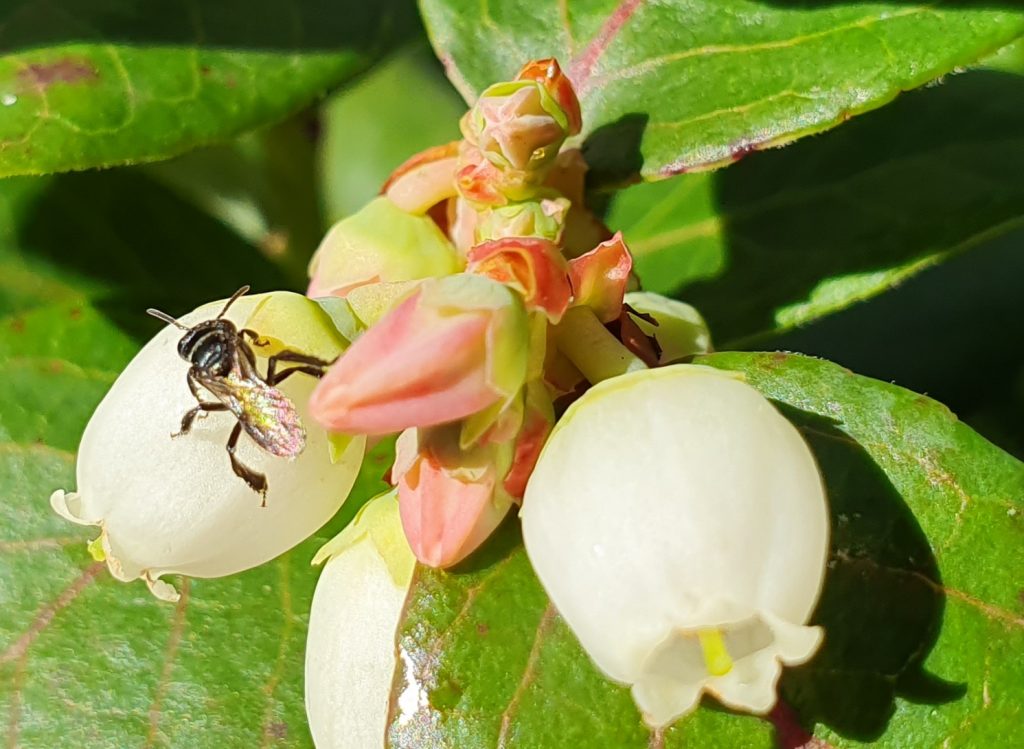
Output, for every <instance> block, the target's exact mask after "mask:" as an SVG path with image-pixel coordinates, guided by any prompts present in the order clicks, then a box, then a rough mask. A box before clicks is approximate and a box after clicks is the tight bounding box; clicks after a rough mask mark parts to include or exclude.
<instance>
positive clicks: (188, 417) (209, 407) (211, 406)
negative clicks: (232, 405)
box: [171, 401, 228, 437]
mask: <svg viewBox="0 0 1024 749" xmlns="http://www.w3.org/2000/svg"><path fill="white" fill-rule="evenodd" d="M227 410H228V407H227V406H225V405H224V404H223V403H203V402H202V401H200V402H199V405H198V406H196V407H195V408H193V409H190V410H189V411H187V412H186V413H185V415H184V416H182V417H181V431H179V432H175V433H174V434H172V435H171V436H172V437H180V436H182V435H183V434H188V433H189V430H190V429H192V422H194V421H195V420H196V417H197V416H199V415H200V414H205V413H208V412H210V411H227Z"/></svg>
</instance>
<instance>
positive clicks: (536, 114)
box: [460, 80, 569, 172]
mask: <svg viewBox="0 0 1024 749" xmlns="http://www.w3.org/2000/svg"><path fill="white" fill-rule="evenodd" d="M460 125H461V127H462V134H463V135H464V136H465V138H466V140H467V141H469V142H470V143H472V144H473V145H475V146H477V147H478V148H479V149H480V151H481V152H482V153H483V154H484V156H485V157H486V158H487V159H488V160H489V161H490V162H491V163H493V164H494V165H495V166H496V167H498V168H499V169H501V170H514V171H531V172H532V171H536V170H539V169H543V168H544V167H546V166H548V165H550V163H551V161H552V160H553V159H554V158H555V156H557V155H558V149H559V148H561V146H562V143H563V142H564V141H565V138H566V136H567V135H568V128H569V120H568V117H567V116H566V114H565V112H563V111H562V109H561V107H560V106H559V105H558V103H557V102H556V101H555V100H554V98H553V97H552V96H551V94H550V93H549V92H548V90H547V89H546V88H545V87H544V84H543V83H539V82H537V81H529V80H523V81H506V82H504V83H497V84H495V85H493V86H491V87H489V88H488V89H486V90H485V91H484V92H483V93H482V94H481V95H480V98H479V99H478V100H477V102H476V104H475V105H474V106H473V108H472V109H471V110H469V112H467V113H466V115H465V116H464V117H463V118H462V121H461V123H460Z"/></svg>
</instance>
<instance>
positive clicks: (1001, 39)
mask: <svg viewBox="0 0 1024 749" xmlns="http://www.w3.org/2000/svg"><path fill="white" fill-rule="evenodd" d="M420 4H421V7H422V8H423V13H424V17H425V19H426V22H427V29H428V31H429V33H430V35H431V38H432V41H433V43H434V47H435V48H436V50H437V52H438V56H439V57H440V58H441V59H442V61H444V63H445V67H446V69H447V70H448V74H449V77H450V78H451V79H452V82H453V83H454V84H455V86H456V87H457V88H458V89H459V91H460V92H461V93H462V95H463V96H465V97H466V99H467V100H472V99H473V98H474V96H475V95H476V94H477V93H478V92H479V91H480V90H482V89H483V88H484V87H486V86H487V85H489V84H490V83H491V82H492V81H496V80H504V79H506V78H508V77H510V76H512V75H514V74H515V72H516V71H517V70H518V69H519V67H520V66H521V65H522V64H523V61H524V60H529V59H532V58H538V57H557V58H559V59H560V60H561V62H562V64H563V67H564V68H565V69H566V71H567V72H568V74H569V76H570V77H571V78H572V79H573V81H574V82H575V83H576V86H577V88H578V90H579V93H580V99H581V102H582V104H583V121H584V127H585V129H586V130H585V135H586V136H587V145H586V150H587V156H588V160H589V162H590V164H591V167H592V168H594V169H595V170H597V171H598V172H599V173H600V176H602V177H605V178H610V179H616V180H621V179H627V178H629V177H631V176H632V175H633V174H635V173H637V172H639V173H640V174H641V175H642V176H643V178H644V179H647V180H651V179H660V178H664V177H668V176H671V175H673V174H679V173H681V172H687V171H693V170H696V169H707V168H711V167H716V166H721V165H723V164H727V163H729V162H731V161H734V160H736V159H737V158H740V157H742V156H744V155H746V154H748V153H750V152H751V151H755V150H761V149H764V148H770V147H772V146H778V145H782V144H785V143H789V142H790V141H793V140H795V139H796V138H799V137H801V136H804V135H809V134H811V133H816V132H820V131H822V130H826V129H828V128H830V127H833V126H835V125H838V124H840V123H842V122H845V121H846V120H847V119H849V118H850V117H851V116H853V115H857V114H860V113H861V112H865V111H867V110H870V109H874V108H875V107H878V106H881V105H882V104H885V103H887V102H889V101H891V100H892V99H893V98H895V97H896V95H897V94H899V93H900V91H904V90H907V89H910V88H914V87H916V86H920V85H922V84H924V83H927V82H928V81H930V80H932V79H934V78H937V77H938V76H940V75H943V74H944V73H947V72H949V71H951V70H954V69H955V68H957V67H958V66H961V65H966V64H968V63H972V62H974V61H976V60H977V59H978V58H979V57H982V56H983V55H985V54H987V53H989V52H993V51H995V50H996V49H998V48H999V47H1001V46H1003V45H1004V44H1007V43H1008V42H1010V41H1011V40H1013V39H1014V38H1015V37H1016V36H1019V35H1020V34H1022V33H1024V13H1021V12H1020V11H1019V10H1009V9H1005V10H1004V9H998V6H999V5H1000V4H998V3H993V4H992V6H993V7H987V6H986V5H985V4H983V3H970V2H968V3H963V2H955V1H954V2H940V3H931V4H928V5H908V4H906V3H901V2H889V3H883V4H879V3H859V2H850V3H838V2H835V3H833V2H824V3H795V2H768V1H765V2H751V1H750V0H696V1H695V2H682V0H671V1H670V2H660V3H644V2H643V1H642V0H573V2H568V1H567V0H566V1H563V2H545V3H539V4H538V3H536V2H532V1H531V0H518V1H516V2H492V3H487V2H484V3H483V4H482V5H480V4H478V3H477V2H476V1H475V0H422V1H421V3H420ZM808 6H810V7H808Z"/></svg>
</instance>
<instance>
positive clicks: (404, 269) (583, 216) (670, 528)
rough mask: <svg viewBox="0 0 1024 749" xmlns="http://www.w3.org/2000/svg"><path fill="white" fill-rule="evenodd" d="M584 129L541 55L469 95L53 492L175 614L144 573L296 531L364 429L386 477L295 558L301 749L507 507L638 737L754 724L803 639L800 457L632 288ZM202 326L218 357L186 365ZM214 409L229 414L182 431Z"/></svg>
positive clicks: (804, 490) (283, 545)
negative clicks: (288, 280)
mask: <svg viewBox="0 0 1024 749" xmlns="http://www.w3.org/2000/svg"><path fill="white" fill-rule="evenodd" d="M581 127H582V121H581V112H580V104H579V102H578V101H577V99H576V95H575V93H574V90H573V87H572V85H571V83H570V81H569V80H568V78H567V77H566V76H565V75H564V74H563V73H562V71H561V70H560V69H559V67H558V64H557V63H556V62H555V61H554V60H539V61H535V62H532V63H530V64H528V65H526V66H525V67H524V68H523V69H522V71H520V73H519V75H518V76H517V77H516V78H515V80H512V81H506V82H502V83H498V84H495V85H493V86H491V87H490V88H488V89H487V90H485V91H484V92H483V93H482V94H481V96H480V98H479V99H478V100H477V102H476V103H475V104H474V106H473V107H472V108H471V109H470V110H469V111H468V112H467V113H466V115H465V116H464V117H463V119H462V121H461V130H462V135H463V138H462V139H461V140H460V141H457V142H454V143H450V144H447V145H443V146H439V147H436V148H432V149H428V150H427V151H425V152H423V153H421V154H419V155H417V156H415V157H413V158H412V159H410V160H409V161H407V162H406V163H405V164H403V165H402V166H400V167H399V168H398V169H397V170H396V171H395V173H394V174H393V175H392V176H391V177H390V178H389V179H388V180H387V182H386V183H385V185H384V187H383V189H382V192H381V195H380V196H379V197H377V198H376V199H374V200H373V201H371V202H370V203H369V204H368V205H367V206H366V207H364V208H363V209H362V210H361V211H359V212H358V213H356V214H354V215H352V216H350V217H348V218H345V219H344V220H342V221H340V222H339V223H338V224H336V225H335V226H334V227H332V228H331V230H330V231H329V232H328V233H327V235H326V236H325V238H324V240H323V242H322V243H321V245H320V247H319V248H318V249H317V251H316V253H315V255H314V256H313V259H312V261H311V264H310V278H311V280H310V284H309V289H308V292H307V297H305V298H303V297H298V296H297V295H293V294H288V293H285V292H281V293H275V294H270V295H263V296H254V297H242V298H241V299H239V300H238V301H237V303H234V304H233V306H231V307H230V309H226V308H222V306H221V305H220V304H219V303H218V304H217V305H211V306H208V307H204V308H201V309H199V310H197V311H196V312H194V313H192V314H191V315H189V316H186V317H185V318H182V319H181V320H179V321H177V323H176V326H177V327H168V328H165V329H164V330H163V331H162V332H161V333H160V334H159V335H158V336H157V337H156V338H155V339H154V340H153V341H151V342H150V344H148V345H147V346H146V347H145V348H144V349H143V350H142V351H141V352H140V353H139V355H138V356H137V358H136V360H135V361H134V362H133V363H132V364H131V365H130V366H129V368H128V370H126V372H125V373H124V375H122V377H121V378H120V379H119V380H118V381H117V383H115V385H114V387H113V389H112V390H111V392H110V393H109V394H108V396H107V398H106V399H105V400H104V402H103V403H102V404H101V406H100V407H99V409H98V410H97V412H96V415H95V416H94V418H93V420H92V422H91V423H90V425H89V428H88V429H87V431H86V434H85V436H84V438H83V442H82V449H81V453H80V456H81V458H80V462H79V468H78V483H79V487H78V492H77V493H75V494H65V493H64V492H57V493H55V494H54V496H53V498H52V502H53V504H54V507H55V508H56V509H57V510H58V511H59V512H61V513H62V514H64V515H65V516H67V517H69V518H70V519H72V520H75V521H76V522H82V523H89V524H94V525H99V526H100V528H101V534H100V537H99V539H97V542H96V543H95V544H94V546H93V549H94V551H95V553H96V554H97V556H98V557H101V558H105V559H106V560H107V562H108V564H109V566H110V568H111V570H112V572H113V573H114V574H115V575H116V576H118V577H119V578H121V579H133V578H137V577H141V578H143V579H144V580H146V581H147V582H148V583H149V584H150V586H151V588H152V589H153V590H154V592H155V593H157V594H158V595H161V596H163V597H168V598H171V597H173V596H174V592H173V590H172V589H171V588H170V586H168V585H167V584H166V583H163V582H161V581H160V580H159V578H160V576H161V575H162V574H165V573H168V572H181V573H185V574H190V575H196V576H214V575H223V574H230V573H231V572H234V571H237V570H240V569H244V568H246V567H249V566H252V565H254V564H258V563H260V562H262V561H265V560H266V559H268V558H270V557H272V556H275V555H276V554H278V553H281V552H283V551H285V550H286V549H288V548H290V547H291V546H293V545H294V544H296V543H298V542H299V541H300V540H302V539H303V538H305V537H308V536H309V535H310V534H312V533H313V532H314V531H315V530H316V529H317V528H319V527H320V526H321V525H322V524H323V523H324V522H326V520H327V519H328V518H329V517H330V516H331V515H332V514H333V513H334V512H335V511H336V510H337V508H338V507H339V506H340V504H341V503H342V502H343V501H344V500H345V497H346V495H347V494H348V492H349V490H350V488H351V486H352V484H353V481H354V478H355V475H356V473H357V471H358V468H359V464H360V462H361V460H362V455H363V451H364V449H365V445H366V443H367V440H373V439H376V438H378V437H380V436H384V435H397V443H396V457H395V461H394V464H393V466H392V467H391V470H390V472H389V482H390V484H391V485H392V489H391V490H390V491H389V492H388V493H387V494H386V495H384V496H382V497H380V498H378V499H375V500H372V501H371V502H370V503H369V504H368V505H367V506H366V507H365V508H364V511H363V512H362V514H361V515H360V516H359V517H358V518H357V520H356V521H355V522H354V523H353V524H352V525H351V526H350V527H349V528H348V529H346V531H345V532H344V533H343V534H342V535H341V536H339V537H338V538H337V539H335V540H334V541H333V542H331V544H329V545H328V546H327V547H325V548H324V549H323V550H322V552H321V554H320V555H319V556H318V560H317V561H325V560H327V565H326V568H325V571H324V574H323V577H322V578H321V582H320V585H319V587H318V590H317V594H316V599H315V601H314V610H313V615H312V620H311V627H310V635H309V637H310V639H309V656H308V658H309V660H308V663H307V707H308V710H309V715H310V720H311V724H312V729H313V733H314V736H315V738H316V740H317V742H318V744H319V745H320V746H340V745H351V740H352V737H353V736H359V737H361V738H360V739H359V741H358V742H357V743H358V744H359V745H376V744H380V743H381V741H380V740H378V739H380V738H381V737H382V735H383V733H382V732H383V730H384V721H385V720H386V715H387V710H388V703H389V697H388V693H389V690H390V684H391V673H392V671H393V670H394V667H395V653H394V647H393V636H394V632H395V627H396V626H397V622H398V618H399V617H400V616H401V610H402V606H403V601H404V599H405V593H406V591H407V589H408V586H409V584H410V580H411V578H412V570H413V566H414V565H415V563H417V562H418V563H421V564H425V565H429V566H432V567H439V568H448V567H451V566H453V565H455V564H457V563H458V562H460V561H462V560H463V559H465V558H466V557H467V556H468V555H469V554H471V553H472V552H473V551H474V550H475V549H477V548H478V547H479V546H480V545H481V544H483V543H484V542H485V541H486V540H487V538H488V537H489V536H490V535H491V533H492V532H493V531H494V530H495V529H496V528H497V527H498V525H499V524H500V523H501V522H502V521H503V520H504V519H505V518H506V516H508V514H509V511H510V510H511V509H512V508H513V507H520V506H521V517H522V522H523V533H524V539H525V543H526V548H527V552H528V553H529V556H530V559H531V561H532V563H533V565H534V568H535V570H536V572H537V575H538V577H539V578H540V580H541V582H542V583H543V584H544V586H545V588H546V590H547V592H548V593H549V595H550V596H551V598H552V600H553V602H554V603H555V605H556V607H557V608H558V610H559V612H560V614H561V615H562V616H563V617H564V618H565V620H566V621H567V623H568V624H569V626H570V627H571V628H572V629H573V631H574V632H575V633H576V635H577V637H578V638H579V640H580V642H581V644H582V645H583V647H584V648H585V649H586V651H587V652H588V654H589V655H590V656H591V657H592V658H593V659H594V661H595V663H596V664H597V665H598V667H600V668H601V669H602V670H603V671H604V672H605V673H606V674H607V675H608V676H609V677H610V678H612V679H615V680H617V681H620V682H622V683H626V684H629V685H631V686H632V689H633V694H634V697H635V700H636V702H637V705H638V706H639V707H640V708H641V710H642V712H643V715H644V717H645V719H646V720H647V721H648V722H649V723H650V724H651V725H665V724H667V723H669V722H671V721H672V720H674V719H676V718H678V717H679V716H680V715H683V714H685V713H686V712H687V711H689V710H690V709H692V708H693V707H694V705H695V704H696V703H697V701H698V700H699V698H700V695H701V694H702V693H703V692H704V691H710V692H712V693H713V694H715V695H716V696H717V697H718V698H719V699H720V700H721V701H722V702H724V703H725V704H727V705H731V706H734V707H737V708H741V709H746V710H750V711H754V712H765V711H767V710H768V709H770V708H771V706H772V705H773V704H774V701H775V682H776V680H777V678H778V675H779V670H780V667H781V666H780V664H789V663H799V662H802V661H804V660H806V659H807V658H809V657H810V656H811V655H812V654H813V653H814V651H815V650H816V648H817V647H818V644H819V642H820V640H821V632H820V630H818V629H817V628H814V627H808V626H806V622H807V621H808V618H809V617H810V614H811V610H812V609H813V606H814V604H815V601H816V599H817V596H818V592H819V589H820V585H821V580H822V572H823V569H824V558H825V557H824V555H825V549H826V547H827V532H828V522H827V509H826V504H825V498H824V493H823V491H822V486H821V481H820V479H819V477H818V473H817V469H816V468H815V465H814V460H813V458H812V457H811V455H810V452H809V450H808V449H807V447H806V445H805V444H804V443H803V441H802V439H801V438H800V436H799V435H798V433H797V432H796V430H795V429H794V428H793V427H792V426H791V425H790V424H789V422H787V421H786V420H785V419H784V418H783V417H782V416H781V415H780V414H779V413H778V412H777V411H775V410H774V408H773V407H772V406H771V405H770V403H768V401H767V400H765V399H764V398H763V397H762V396H761V395H760V394H758V393H757V391H756V390H754V389H753V388H751V387H749V386H748V385H746V384H745V383H743V382H741V381H740V380H738V379H737V378H736V377H734V376H732V375H730V374H728V373H722V372H719V371H717V370H711V369H708V368H705V367H701V366H696V365H692V364H687V363H680V362H685V361H686V360H688V358H690V357H692V356H694V355H696V354H701V353H705V352H707V351H708V350H709V348H710V339H709V335H708V331H707V328H706V326H705V325H704V321H703V320H702V319H701V318H700V315H699V314H698V313H697V312H696V311H695V310H694V309H693V308H692V307H690V306H688V305H686V304H683V303H682V302H678V301H675V300H671V299H667V298H665V297H661V296H659V295H656V294H650V293H645V292H642V291H638V290H635V288H634V287H635V286H636V282H635V279H634V278H633V275H632V258H631V255H630V252H629V249H628V247H627V245H626V242H625V240H624V239H623V237H622V236H621V235H619V234H615V235H613V234H612V233H611V232H610V231H609V230H608V229H607V228H606V227H605V226H604V224H603V223H602V222H601V220H600V219H599V218H598V217H597V216H595V215H594V214H593V213H592V212H590V211H589V210H588V208H587V206H586V203H585V200H584V177H585V173H586V164H585V162H584V160H583V158H582V155H581V153H580V151H579V150H578V149H576V148H573V147H571V145H569V144H571V143H572V138H573V136H576V135H579V134H580V132H581ZM213 315H217V319H220V318H221V316H223V319H224V320H227V321H229V322H230V323H231V324H232V325H233V327H231V328H230V331H236V332H237V336H238V338H237V341H236V342H234V343H232V342H231V341H232V340H234V339H228V342H227V343H224V342H223V341H222V340H220V339H218V340H217V341H214V342H213V343H210V345H209V346H208V347H207V348H206V349H203V346H204V345H206V344H204V342H203V341H204V339H203V338H202V335H201V331H200V326H199V325H197V323H200V321H204V320H209V319H210V318H211V317H213ZM181 329H187V330H188V332H187V333H186V334H185V338H182V330H181ZM202 330H206V328H202ZM197 331H200V332H197ZM234 334H235V333H234V332H232V333H231V335H234ZM186 339H187V340H188V345H187V346H186ZM212 340H213V339H211V341H212ZM214 344H216V345H214ZM200 349H202V351H201V353H200V354H196V353H195V352H196V351H199V350H200ZM182 358H185V359H187V360H188V363H186V362H183V361H182ZM247 362H248V363H247ZM283 365H287V366H290V367H292V368H293V369H292V370H289V371H287V372H285V373H284V376H280V375H281V373H280V372H275V367H280V366H283ZM189 367H191V369H190V368H189ZM261 367H262V368H263V369H261ZM261 371H266V372H267V375H266V377H262V376H259V375H256V374H253V373H254V372H257V373H258V372H261ZM293 374H294V375H295V376H294V377H292V376H290V375H293ZM186 375H187V376H186ZM286 378H287V379H286ZM279 382H280V383H281V384H280V386H278V384H277V383H279ZM196 383H199V385H198V386H197V384H196ZM203 388H205V389H206V390H207V391H209V392H207V393H203V392H201V391H202V389H203ZM200 396H203V397H200ZM213 396H216V397H217V398H218V399H219V402H220V405H217V403H214V404H213V405H210V399H211V398H212V397H213ZM196 399H199V400H200V403H201V404H202V403H203V402H204V399H205V400H206V405H200V406H196ZM289 399H290V402H291V403H294V408H295V411H294V413H293V412H292V411H291V410H290V407H289V406H288V405H287V404H288V403H289ZM155 404H159V410H160V413H159V414H151V413H150V411H151V410H153V409H155V408H157V406H156V405H155ZM190 409H191V411H192V412H193V413H191V415H190V416H189V417H187V418H186V420H185V421H181V423H180V425H179V423H178V422H179V421H180V420H181V418H182V414H184V413H186V412H189V411H190ZM274 409H278V410H274ZM136 410H137V411H142V410H145V411H146V414H147V416H146V418H144V419H142V418H130V415H131V414H132V413H133V412H134V411H136ZM217 410H220V411H223V410H228V411H230V412H231V414H230V416H233V417H234V418H226V417H225V418H221V417H219V416H216V415H211V416H209V417H208V418H202V417H204V416H206V412H207V411H217ZM275 414H283V415H284V416H287V417H288V418H294V419H301V421H302V423H303V424H304V425H305V430H306V432H307V433H306V434H305V435H304V436H303V439H304V440H305V442H304V443H303V444H305V449H304V450H302V451H301V455H297V456H296V455H292V454H288V455H285V457H284V458H281V457H279V456H276V455H272V454H270V452H269V451H268V450H267V449H266V445H265V444H264V442H261V440H264V439H265V438H267V439H269V438H268V437H267V435H268V434H270V433H271V432H272V431H273V429H274V421H275V418H276V416H275ZM196 417H198V418H196ZM193 421H194V422H195V425H194V426H193ZM242 427H244V428H245V432H246V434H247V435H248V436H249V437H251V438H252V439H249V440H242V441H241V442H238V437H239V434H240V429H241V428H242ZM231 430H233V431H231ZM229 431H231V436H230V438H229V437H228V436H227V434H228V432H229ZM174 432H189V433H188V434H181V435H180V436H178V437H176V438H174V439H170V438H169V435H170V434H171V433H174ZM225 440H227V441H228V452H229V456H230V461H231V462H230V465H231V467H232V468H233V469H234V471H233V473H232V472H230V471H228V472H226V471H225V470H224V468H225V467H226V463H225V459H224V456H223V453H222V447H223V444H224V442H225ZM261 447H262V448H263V449H261ZM289 457H290V458H292V460H288V459H287V458H289ZM254 472H255V473H258V474H259V477H260V478H261V480H262V481H263V482H264V484H269V488H268V489H267V490H266V494H265V499H266V507H260V506H259V505H260V503H259V502H253V493H252V491H251V489H252V488H253V486H254V481H255V479H254V478H253V474H254ZM234 474H237V476H236V475H234ZM239 478H243V479H245V481H240V480H239ZM246 483H248V484H249V485H248V486H246ZM215 539H216V540H218V541H219V542H218V543H213V541H214V540H215ZM371 630H372V631H371ZM345 742H349V743H348V744H346V743H345Z"/></svg>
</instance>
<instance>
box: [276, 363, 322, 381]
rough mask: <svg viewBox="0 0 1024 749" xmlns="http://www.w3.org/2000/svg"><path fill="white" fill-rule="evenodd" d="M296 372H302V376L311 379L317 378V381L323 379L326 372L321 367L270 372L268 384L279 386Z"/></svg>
mask: <svg viewBox="0 0 1024 749" xmlns="http://www.w3.org/2000/svg"><path fill="white" fill-rule="evenodd" d="M296 372H302V374H308V375H309V376H310V377H316V378H317V379H320V378H321V377H323V376H324V371H323V369H321V368H320V367H315V366H307V367H292V368H291V369H286V370H284V371H283V372H270V374H269V376H268V377H267V384H268V385H277V384H278V383H280V382H284V381H285V380H287V379H288V377H289V376H291V375H293V374H295V373H296Z"/></svg>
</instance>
